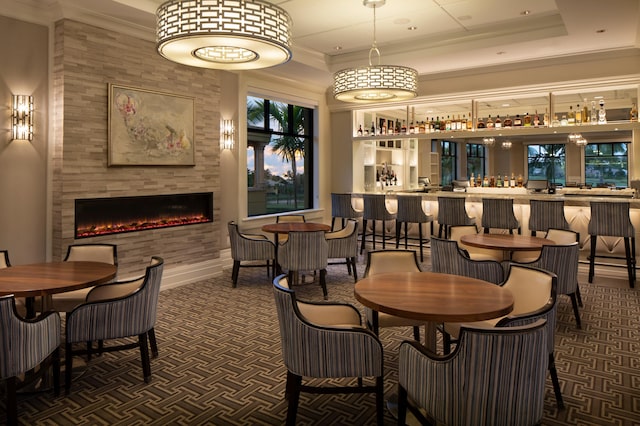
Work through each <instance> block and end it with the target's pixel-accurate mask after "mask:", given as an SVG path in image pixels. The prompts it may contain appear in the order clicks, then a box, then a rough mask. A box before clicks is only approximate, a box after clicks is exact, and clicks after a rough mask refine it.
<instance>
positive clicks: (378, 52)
mask: <svg viewBox="0 0 640 426" xmlns="http://www.w3.org/2000/svg"><path fill="white" fill-rule="evenodd" d="M374 52H375V53H376V54H377V55H378V63H377V65H380V50H378V42H377V41H376V5H375V4H374V5H373V44H372V45H371V49H370V50H369V66H370V67H371V66H373V63H372V61H371V55H372V54H373V53H374Z"/></svg>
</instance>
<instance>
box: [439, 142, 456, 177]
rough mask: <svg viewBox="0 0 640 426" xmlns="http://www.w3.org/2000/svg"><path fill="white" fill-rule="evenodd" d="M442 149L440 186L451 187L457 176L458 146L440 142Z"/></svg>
mask: <svg viewBox="0 0 640 426" xmlns="http://www.w3.org/2000/svg"><path fill="white" fill-rule="evenodd" d="M440 148H441V149H442V156H441V159H442V170H441V172H442V182H441V185H451V182H453V181H454V180H456V178H457V176H458V144H457V143H455V142H449V141H440Z"/></svg>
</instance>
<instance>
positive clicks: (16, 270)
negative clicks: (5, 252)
mask: <svg viewBox="0 0 640 426" xmlns="http://www.w3.org/2000/svg"><path fill="white" fill-rule="evenodd" d="M116 272H117V268H116V266H115V265H111V264H108V263H101V262H44V263H34V264H30V265H17V266H10V267H8V268H2V269H0V295H6V294H13V295H15V296H16V297H34V296H47V295H51V294H54V293H64V292H66V291H72V290H78V289H81V288H85V287H91V286H94V285H97V284H102V283H105V282H108V281H109V280H112V279H113V278H115V276H116Z"/></svg>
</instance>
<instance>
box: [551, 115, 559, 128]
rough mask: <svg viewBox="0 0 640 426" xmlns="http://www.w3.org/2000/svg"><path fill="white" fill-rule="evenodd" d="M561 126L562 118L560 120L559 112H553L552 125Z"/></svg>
mask: <svg viewBox="0 0 640 426" xmlns="http://www.w3.org/2000/svg"><path fill="white" fill-rule="evenodd" d="M558 126H560V120H558V114H553V121H552V122H551V127H558Z"/></svg>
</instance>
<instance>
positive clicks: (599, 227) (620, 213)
mask: <svg viewBox="0 0 640 426" xmlns="http://www.w3.org/2000/svg"><path fill="white" fill-rule="evenodd" d="M589 235H590V236H591V254H590V256H589V282H593V276H594V269H595V258H596V243H597V241H598V237H619V238H623V239H624V253H625V257H624V259H625V260H626V262H627V274H628V276H629V286H630V287H632V288H633V287H634V286H635V282H636V237H635V235H636V234H635V229H634V228H633V224H632V223H631V218H630V216H629V203H627V202H604V201H592V202H591V220H589ZM598 257H608V258H616V256H604V255H598Z"/></svg>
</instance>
